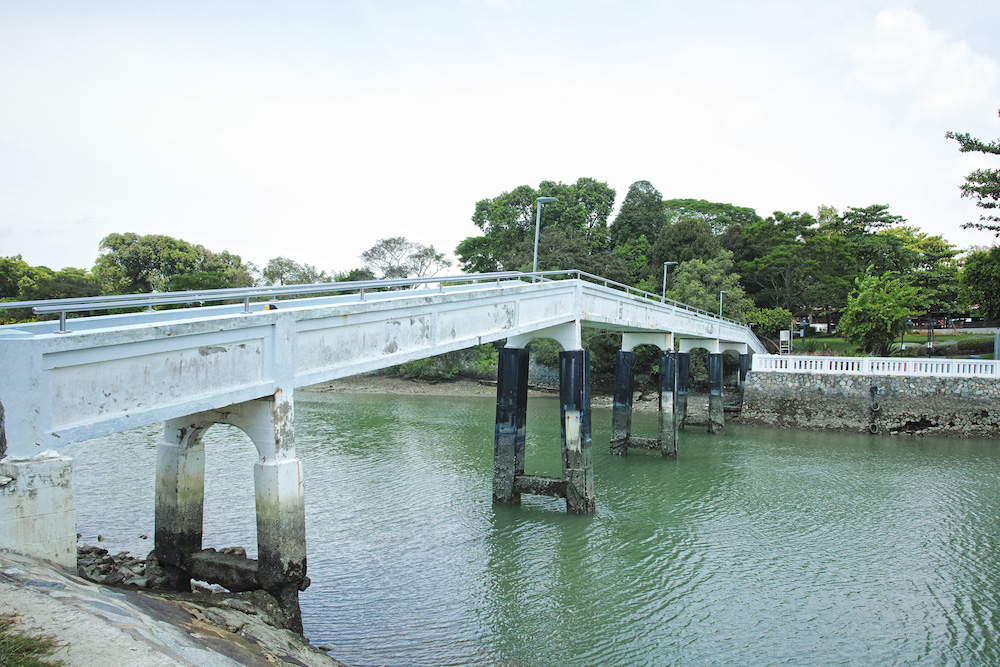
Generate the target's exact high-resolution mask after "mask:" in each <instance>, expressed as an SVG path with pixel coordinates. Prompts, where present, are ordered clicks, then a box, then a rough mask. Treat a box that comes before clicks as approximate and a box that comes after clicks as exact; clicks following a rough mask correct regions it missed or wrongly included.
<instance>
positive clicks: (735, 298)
mask: <svg viewBox="0 0 1000 667" xmlns="http://www.w3.org/2000/svg"><path fill="white" fill-rule="evenodd" d="M720 292H723V293H722V294H721V296H722V314H723V316H725V317H728V318H730V319H735V320H742V321H748V320H747V319H746V316H747V313H749V312H750V311H751V310H752V309H753V307H754V305H753V301H751V300H750V299H748V298H746V295H745V293H744V291H743V286H742V285H740V276H739V274H737V273H735V272H734V271H733V260H732V253H731V252H729V251H728V250H723V251H722V252H721V253H719V254H718V255H717V256H716V257H713V258H712V259H709V260H707V261H705V260H701V259H692V260H688V261H687V262H683V263H682V264H681V265H680V266H678V267H677V270H676V271H675V272H674V275H673V281H672V283H671V285H670V287H669V288H668V289H667V297H668V298H670V299H673V300H675V301H680V302H681V303H686V304H688V305H689V306H694V307H696V308H701V309H702V310H706V311H708V312H710V313H718V312H719V297H720Z"/></svg>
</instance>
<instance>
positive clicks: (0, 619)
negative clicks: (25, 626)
mask: <svg viewBox="0 0 1000 667" xmlns="http://www.w3.org/2000/svg"><path fill="white" fill-rule="evenodd" d="M16 624H17V616H15V615H13V614H0V667H58V666H59V665H62V664H63V662H62V660H56V661H54V662H50V661H48V660H46V659H45V658H48V657H49V656H50V655H52V654H53V653H55V652H56V650H57V649H58V648H59V646H60V645H59V643H58V642H57V641H56V640H55V639H53V638H52V637H48V636H46V635H31V634H27V633H24V632H20V631H18V630H17V629H15V625H16Z"/></svg>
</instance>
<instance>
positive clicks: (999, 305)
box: [962, 246, 1000, 319]
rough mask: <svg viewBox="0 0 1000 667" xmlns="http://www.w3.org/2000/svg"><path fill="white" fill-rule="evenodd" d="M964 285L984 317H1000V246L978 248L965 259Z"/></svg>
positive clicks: (971, 300) (972, 301)
mask: <svg viewBox="0 0 1000 667" xmlns="http://www.w3.org/2000/svg"><path fill="white" fill-rule="evenodd" d="M962 285H963V286H964V287H965V288H966V289H967V290H968V298H969V299H970V302H971V303H973V304H977V305H978V306H979V311H980V312H981V313H982V314H983V316H984V317H987V318H989V319H996V318H1000V246H994V247H993V248H990V249H988V250H977V251H975V252H972V253H971V254H970V255H969V256H968V257H967V258H966V259H965V270H964V271H963V272H962Z"/></svg>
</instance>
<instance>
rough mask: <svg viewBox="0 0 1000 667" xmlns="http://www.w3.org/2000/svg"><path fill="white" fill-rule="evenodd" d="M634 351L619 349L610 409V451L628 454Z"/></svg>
mask: <svg viewBox="0 0 1000 667" xmlns="http://www.w3.org/2000/svg"><path fill="white" fill-rule="evenodd" d="M634 370H635V353H634V352H626V351H625V350H620V351H619V352H618V362H617V363H616V364H615V399H614V400H615V402H614V407H612V409H611V453H612V454H616V455H619V456H624V455H625V454H628V446H629V438H630V437H631V435H632V394H633V392H634V389H635V373H634Z"/></svg>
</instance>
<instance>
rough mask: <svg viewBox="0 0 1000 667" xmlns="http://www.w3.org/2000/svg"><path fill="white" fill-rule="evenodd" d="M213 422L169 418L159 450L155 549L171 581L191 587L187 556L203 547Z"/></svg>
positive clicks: (179, 587)
mask: <svg viewBox="0 0 1000 667" xmlns="http://www.w3.org/2000/svg"><path fill="white" fill-rule="evenodd" d="M207 428H208V427H207V426H206V425H203V424H195V425H192V424H191V420H190V418H187V419H173V420H171V421H168V422H166V423H165V424H164V428H163V440H162V441H161V442H160V445H159V447H157V450H156V505H155V532H154V538H153V549H154V551H155V553H156V558H157V560H158V561H159V562H160V564H161V565H163V567H164V569H165V570H166V571H167V574H168V576H169V578H170V583H171V585H172V586H173V587H174V588H176V589H177V590H181V591H189V590H191V576H190V574H189V573H188V572H187V569H186V568H185V566H184V558H185V557H186V556H188V555H190V554H192V553H194V552H195V551H198V550H200V549H201V537H202V521H203V517H204V507H205V446H204V445H203V444H202V442H201V437H202V435H203V434H204V432H205V430H206V429H207Z"/></svg>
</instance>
